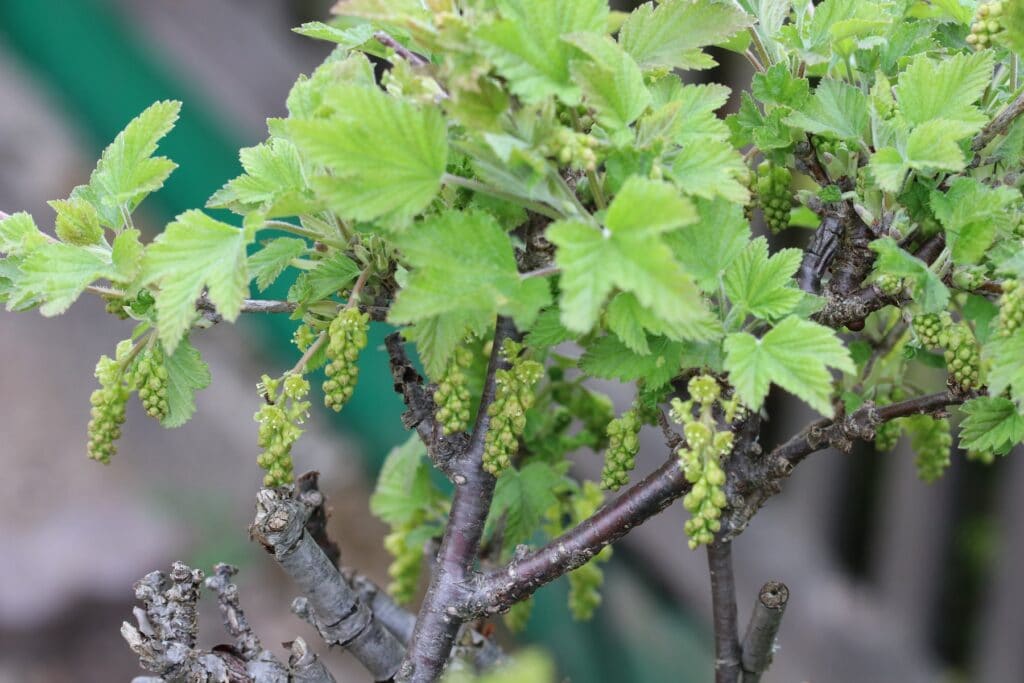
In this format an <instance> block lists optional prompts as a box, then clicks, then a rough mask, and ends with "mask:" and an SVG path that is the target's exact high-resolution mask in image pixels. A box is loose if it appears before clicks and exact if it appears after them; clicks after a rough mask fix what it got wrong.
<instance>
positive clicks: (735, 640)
mask: <svg viewBox="0 0 1024 683" xmlns="http://www.w3.org/2000/svg"><path fill="white" fill-rule="evenodd" d="M708 574H709V575H710V576H711V611H712V615H713V616H712V623H713V625H714V630H715V683H737V682H738V681H739V679H740V634H739V625H738V624H739V619H738V617H737V616H736V579H735V577H734V576H733V572H732V543H731V542H730V541H727V540H722V539H721V538H716V539H715V540H714V542H712V543H711V544H710V545H709V546H708Z"/></svg>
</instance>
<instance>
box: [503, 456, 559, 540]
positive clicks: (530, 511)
mask: <svg viewBox="0 0 1024 683" xmlns="http://www.w3.org/2000/svg"><path fill="white" fill-rule="evenodd" d="M565 485H566V482H565V477H564V476H563V475H562V474H561V473H560V472H559V471H558V470H556V469H555V468H554V467H552V466H551V465H549V464H548V463H546V462H531V463H529V464H527V465H526V466H524V467H523V468H522V469H521V470H516V469H514V468H513V469H510V470H509V471H507V472H505V473H504V474H503V475H502V476H501V477H500V478H499V479H498V483H497V485H496V486H495V487H494V503H493V504H492V505H491V513H490V516H489V518H488V522H489V526H491V527H493V525H494V524H495V523H497V521H498V520H499V519H502V518H504V521H505V527H504V539H503V541H502V547H503V549H504V553H508V552H509V551H510V550H511V549H512V548H515V547H516V546H517V545H518V544H520V543H524V542H526V541H528V540H529V539H530V538H531V537H532V536H533V535H534V534H535V533H537V530H538V529H540V528H541V525H542V522H543V521H544V517H545V515H546V514H547V512H548V510H550V509H551V508H552V507H554V506H555V505H557V503H558V498H557V497H556V495H555V494H556V492H557V491H558V490H559V488H561V487H564V486H565Z"/></svg>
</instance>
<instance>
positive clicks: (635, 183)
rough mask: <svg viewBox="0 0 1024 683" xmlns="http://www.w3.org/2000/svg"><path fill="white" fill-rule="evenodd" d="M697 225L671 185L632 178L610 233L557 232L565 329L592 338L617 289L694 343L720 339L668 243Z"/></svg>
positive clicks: (614, 210)
mask: <svg viewBox="0 0 1024 683" xmlns="http://www.w3.org/2000/svg"><path fill="white" fill-rule="evenodd" d="M695 219H696V211H695V210H694V208H693V205H692V204H690V202H689V201H687V200H686V199H684V198H683V197H680V196H679V194H678V192H677V191H676V190H675V189H674V188H673V187H672V186H671V185H669V184H667V183H662V182H658V181H653V180H645V179H641V178H638V177H631V178H630V179H629V180H628V181H627V182H626V184H625V185H624V186H623V187H622V189H621V190H620V191H619V194H618V195H616V197H615V199H614V200H613V201H612V204H611V206H609V208H608V213H607V215H606V216H605V224H606V226H607V230H606V231H604V232H602V231H600V230H597V229H595V228H594V227H592V226H589V225H585V224H583V223H574V222H569V221H560V222H558V223H555V224H553V225H552V226H550V227H549V228H548V239H549V240H551V242H553V243H554V244H555V245H556V246H557V247H558V251H557V252H556V254H555V261H556V263H558V265H559V267H560V268H561V270H562V276H561V279H560V281H559V282H560V287H561V290H562V297H561V309H562V324H564V325H565V326H566V327H567V328H568V329H570V330H573V331H575V332H587V331H589V330H590V329H591V328H592V327H593V326H594V323H596V322H597V317H598V313H599V311H600V309H601V307H602V306H603V305H604V302H605V299H606V298H607V297H608V295H609V294H610V293H611V291H612V290H613V289H614V288H616V287H617V288H619V289H621V290H623V291H627V292H632V293H633V294H635V295H636V297H637V299H638V300H639V301H640V303H641V304H643V306H645V307H647V308H649V309H651V310H652V311H653V312H654V313H655V314H656V315H657V316H658V317H660V318H662V319H664V320H665V321H666V322H667V323H670V324H676V325H679V326H681V327H682V328H684V329H685V331H686V334H687V335H688V336H689V337H690V338H700V339H707V338H709V336H711V335H713V334H714V329H713V321H712V319H711V316H710V314H709V313H708V311H707V309H705V308H704V305H703V303H702V301H701V298H700V294H699V292H698V290H697V287H696V286H695V285H694V284H693V281H692V280H691V279H690V278H689V276H688V275H687V274H686V273H685V272H684V271H683V269H682V268H681V267H680V265H679V264H678V263H677V262H676V261H675V259H674V258H673V255H672V250H671V249H670V248H669V246H668V245H667V244H666V243H665V242H664V240H663V239H662V238H661V234H662V233H665V232H667V231H670V230H672V229H674V228H677V227H680V226H684V225H686V224H688V223H692V222H693V221H694V220H695Z"/></svg>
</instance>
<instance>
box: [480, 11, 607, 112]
mask: <svg viewBox="0 0 1024 683" xmlns="http://www.w3.org/2000/svg"><path fill="white" fill-rule="evenodd" d="M499 10H500V18H499V19H497V20H495V21H492V22H490V23H488V24H483V25H481V26H480V27H478V28H477V29H476V31H475V32H474V35H475V37H476V38H477V39H479V40H480V41H481V49H482V50H483V52H484V53H485V54H486V55H487V56H488V57H490V58H491V60H492V61H493V62H494V65H495V66H496V67H497V70H498V73H500V74H501V75H502V76H503V77H505V78H506V79H507V80H508V87H509V89H510V90H511V91H512V92H513V93H515V94H516V95H518V96H519V97H520V98H521V99H522V100H523V101H524V102H527V103H534V102H538V101H540V100H543V99H544V98H546V97H549V96H551V95H555V96H557V97H558V98H559V99H561V100H562V101H564V102H566V103H574V102H576V101H578V100H579V95H580V89H579V87H578V86H577V85H576V84H574V83H573V82H572V78H571V74H570V69H569V65H570V61H571V60H572V58H573V56H574V54H575V49H574V48H573V46H572V45H570V44H569V43H567V42H565V41H564V40H563V37H564V36H567V35H569V34H572V33H580V32H591V33H596V34H599V35H601V34H604V32H605V26H606V25H607V22H608V3H607V2H605V1H604V0H577V1H575V2H549V0H504V1H503V2H501V3H499Z"/></svg>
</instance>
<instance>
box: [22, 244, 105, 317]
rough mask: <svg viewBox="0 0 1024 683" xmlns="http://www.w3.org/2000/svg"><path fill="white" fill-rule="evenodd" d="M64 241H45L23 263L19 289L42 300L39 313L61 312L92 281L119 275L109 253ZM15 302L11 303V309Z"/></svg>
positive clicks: (49, 314)
mask: <svg viewBox="0 0 1024 683" xmlns="http://www.w3.org/2000/svg"><path fill="white" fill-rule="evenodd" d="M101 254H102V252H100V253H97V252H94V251H91V250H88V249H85V248H83V247H76V246H73V245H70V244H64V243H62V242H52V243H49V244H44V245H42V246H40V247H38V248H37V249H35V250H33V251H32V252H31V253H29V255H28V256H26V257H25V260H24V262H22V264H21V272H22V277H21V278H20V280H19V281H18V288H19V289H20V290H21V291H22V292H23V293H24V294H29V293H31V294H32V295H33V296H34V297H35V298H36V299H38V300H39V301H40V302H42V306H41V307H40V309H39V312H40V313H42V314H43V315H45V316H54V315H60V314H61V313H63V312H64V311H66V310H68V308H69V307H70V306H71V304H73V303H74V302H75V300H76V299H78V297H79V295H80V294H81V293H82V292H83V291H85V288H86V287H87V286H88V285H90V284H91V283H93V282H95V281H96V280H99V279H101V278H113V277H116V275H117V274H116V272H115V271H114V269H113V268H112V267H111V265H110V261H109V260H108V259H107V258H106V255H105V254H103V255H101ZM11 304H12V302H8V308H9V310H10V306H11Z"/></svg>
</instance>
